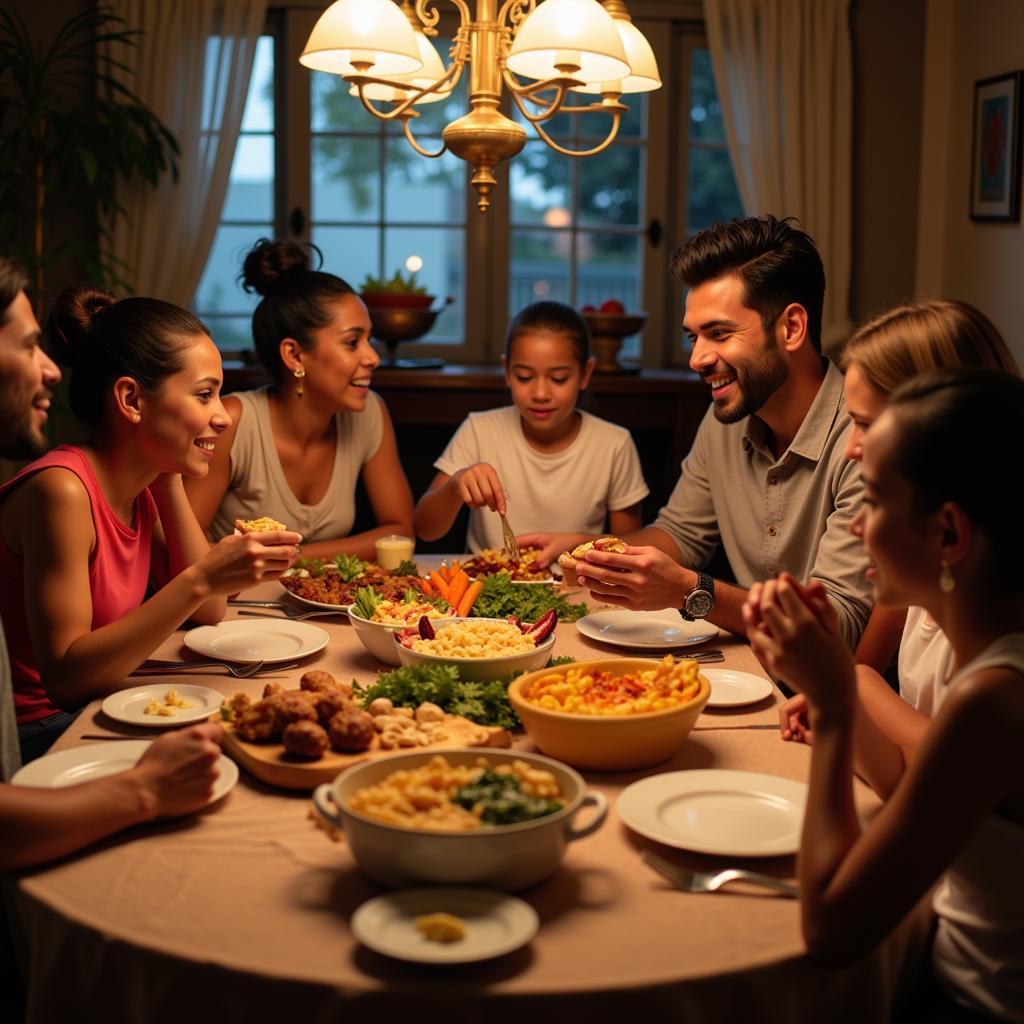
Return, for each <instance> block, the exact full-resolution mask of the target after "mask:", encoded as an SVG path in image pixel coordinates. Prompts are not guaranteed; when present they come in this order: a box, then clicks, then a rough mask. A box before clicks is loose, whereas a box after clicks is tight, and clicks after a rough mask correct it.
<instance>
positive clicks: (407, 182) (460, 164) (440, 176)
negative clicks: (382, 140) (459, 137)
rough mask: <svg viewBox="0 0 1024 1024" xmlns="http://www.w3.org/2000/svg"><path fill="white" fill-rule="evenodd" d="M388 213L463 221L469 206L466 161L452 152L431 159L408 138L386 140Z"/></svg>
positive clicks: (404, 217)
mask: <svg viewBox="0 0 1024 1024" xmlns="http://www.w3.org/2000/svg"><path fill="white" fill-rule="evenodd" d="M386 146H387V148H386V150H385V154H386V155H385V160H386V168H387V170H386V174H385V192H384V217H385V219H387V220H399V221H414V222H416V221H434V222H439V223H441V224H461V223H462V222H463V221H464V220H465V208H466V164H465V162H464V161H462V160H460V159H459V158H458V157H456V156H453V155H452V154H451V153H445V154H444V156H441V157H438V158H437V159H436V160H431V159H429V158H428V157H423V156H420V155H419V153H417V152H416V151H415V150H414V149H413V148H412V147H411V146H410V145H409V143H408V142H406V140H405V139H404V138H402V139H389V140H388V141H387V144H386Z"/></svg>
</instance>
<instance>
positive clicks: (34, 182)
mask: <svg viewBox="0 0 1024 1024" xmlns="http://www.w3.org/2000/svg"><path fill="white" fill-rule="evenodd" d="M139 34H140V33H139V32H138V31H137V30H132V29H129V28H128V27H127V25H126V24H125V22H124V19H122V18H120V17H119V16H118V15H116V14H115V13H114V12H113V11H112V10H111V9H110V8H106V7H97V8H95V9H93V10H88V11H85V12H83V13H81V14H78V15H75V16H74V17H72V18H71V19H70V20H68V21H67V22H65V23H64V24H63V25H62V26H60V27H59V28H58V29H57V30H56V32H55V34H54V35H53V37H52V38H51V39H49V40H43V41H41V40H38V39H33V38H32V36H31V34H30V32H29V30H28V27H27V26H26V24H25V21H24V19H23V18H21V17H20V16H19V15H17V14H14V13H12V12H11V11H8V10H6V9H0V152H2V153H3V160H4V172H3V174H2V175H0V237H3V238H4V239H5V247H6V248H7V249H8V251H9V252H11V254H12V255H15V256H16V257H18V258H19V259H20V261H21V262H22V263H23V264H24V266H25V268H26V270H27V271H28V273H29V275H30V279H31V281H32V286H33V294H34V299H35V303H36V306H37V309H41V308H42V305H43V302H44V299H45V295H46V274H47V268H48V267H49V266H50V265H51V264H52V263H53V261H54V260H55V259H57V258H58V257H59V256H61V255H73V256H74V257H75V258H77V259H78V260H79V261H80V263H81V264H82V265H83V266H84V268H85V269H86V271H87V272H88V273H89V274H90V276H92V277H94V278H95V279H97V280H101V281H104V282H106V283H107V284H110V285H124V284H127V282H125V281H124V280H123V277H122V275H123V272H124V270H125V268H124V267H121V266H118V265H117V262H116V260H115V259H114V257H113V254H112V253H111V252H110V250H109V247H108V245H107V241H108V239H107V237H106V235H105V234H104V232H103V231H102V229H101V228H100V227H99V226H98V225H97V226H96V229H95V232H94V235H93V238H95V243H93V238H90V239H89V240H88V241H87V242H83V241H82V240H81V239H80V238H78V239H72V240H70V241H67V240H65V241H61V242H59V243H54V242H53V241H51V238H52V236H53V234H54V232H53V230H52V228H53V226H54V223H55V220H56V218H57V217H58V216H60V215H61V213H62V212H64V213H65V214H66V211H67V210H68V208H71V209H73V210H76V211H77V212H78V213H79V214H81V215H84V217H85V219H86V221H87V222H94V221H95V220H96V219H97V218H96V214H97V213H101V214H103V218H104V219H105V220H109V218H111V217H113V216H116V215H117V214H119V213H120V212H121V211H120V208H119V207H118V203H117V199H116V191H115V189H116V185H117V183H118V180H119V179H120V180H127V179H133V178H141V179H142V180H143V181H145V182H147V183H148V184H150V185H152V186H155V185H156V184H157V182H158V181H159V180H160V177H161V176H162V175H163V174H165V173H170V174H171V175H172V176H174V178H175V180H177V157H178V144H177V141H176V140H175V138H174V136H173V135H172V134H171V132H170V131H169V130H168V128H167V127H166V126H165V125H164V124H163V123H162V122H161V121H160V120H159V118H157V117H156V115H155V114H153V112H152V111H150V110H149V109H148V108H147V107H146V106H145V105H144V104H143V103H142V101H141V100H139V98H138V97H137V96H136V95H135V94H134V93H133V92H131V90H130V89H128V88H126V87H125V86H124V85H123V84H122V83H121V82H119V81H118V80H117V78H116V77H115V74H114V72H116V71H117V70H118V69H121V70H123V65H121V64H119V63H118V62H117V61H116V60H115V58H114V57H112V56H111V55H110V53H109V50H108V49H107V47H106V44H111V43H113V44H118V43H120V44H124V45H128V46H134V45H135V41H136V38H137V37H138V35H139ZM19 240H20V241H21V244H20V245H19V244H18V242H19Z"/></svg>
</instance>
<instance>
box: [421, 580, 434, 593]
mask: <svg viewBox="0 0 1024 1024" xmlns="http://www.w3.org/2000/svg"><path fill="white" fill-rule="evenodd" d="M419 583H420V590H422V591H423V596H424V597H430V596H431V595H432V594H433V593H434V588H433V587H432V586H431V585H430V580H425V579H424V578H423V577H422V576H421V577H420V580H419Z"/></svg>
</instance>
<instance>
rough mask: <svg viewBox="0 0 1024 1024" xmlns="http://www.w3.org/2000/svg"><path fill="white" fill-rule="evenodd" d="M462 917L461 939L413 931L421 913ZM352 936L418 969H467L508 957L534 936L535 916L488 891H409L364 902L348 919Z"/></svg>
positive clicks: (523, 905)
mask: <svg viewBox="0 0 1024 1024" xmlns="http://www.w3.org/2000/svg"><path fill="white" fill-rule="evenodd" d="M438 912H443V913H446V914H452V915H454V916H455V917H458V918H461V919H462V921H463V922H464V923H465V925H466V934H465V937H464V938H462V939H459V940H458V941H456V942H433V941H431V940H430V939H428V938H426V937H425V936H424V935H423V933H422V932H420V930H419V929H418V928H417V927H416V920H415V919H416V918H417V917H419V916H420V915H421V914H434V913H438ZM350 924H351V927H352V933H353V934H354V935H355V937H356V938H357V939H358V940H359V941H360V942H361V943H363V945H364V946H369V947H370V949H373V950H376V951H377V952H378V953H383V954H384V955H385V956H393V957H395V958H396V959H398V960H412V961H415V962H416V963H422V964H468V963H473V962H474V961H476V960H490V959H491V958H492V957H495V956H501V955H502V954H503V953H511V952H512V950H514V949H519V947H520V946H525V945H526V943H528V942H529V941H530V940H531V939H532V938H533V937H534V935H536V934H537V928H538V926H539V921H538V919H537V912H536V911H535V910H534V909H533V907H531V906H530V905H529V904H528V903H524V902H523V901H522V900H521V899H517V898H516V897H515V896H508V895H506V894H505V893H503V892H490V891H489V890H487V889H445V888H437V889H408V890H406V891H405V892H393V893H388V894H387V895H386V896H378V897H376V898H375V899H372V900H368V901H367V902H366V903H364V904H363V905H362V906H361V907H359V909H358V910H356V912H355V913H354V914H353V915H352V920H351V922H350Z"/></svg>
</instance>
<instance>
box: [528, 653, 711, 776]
mask: <svg viewBox="0 0 1024 1024" xmlns="http://www.w3.org/2000/svg"><path fill="white" fill-rule="evenodd" d="M710 696H711V684H710V683H709V682H708V681H707V678H706V677H705V676H702V675H701V674H700V667H699V664H698V663H697V662H696V661H694V660H693V659H692V658H691V659H687V658H681V659H679V660H678V661H677V660H676V659H675V658H673V657H672V655H666V656H665V658H664V659H662V660H661V661H660V662H659V661H651V660H650V659H647V658H603V659H601V660H599V661H581V662H577V663H575V664H572V665H560V666H558V667H557V668H550V669H541V670H540V671H538V672H530V673H527V674H525V675H522V676H520V677H519V678H518V679H515V680H513V682H512V684H511V685H510V686H509V689H508V699H509V702H510V703H511V704H512V707H513V708H515V710H516V713H517V714H518V715H519V717H520V718H521V719H522V722H523V727H524V728H525V729H526V731H527V733H529V735H530V739H532V740H533V741H534V743H536V744H537V746H538V747H539V748H540V749H541V750H542V751H544V753H545V754H548V755H550V756H551V757H557V758H558V759H559V760H560V761H564V762H565V763H566V764H571V765H572V766H573V767H575V768H583V769H588V770H591V771H635V770H636V769H638V768H647V767H650V766H651V765H655V764H658V763H660V762H661V761H665V760H667V759H668V758H670V757H671V756H672V755H673V754H674V753H675V752H676V751H677V750H678V749H679V748H680V747H681V746H682V745H683V742H684V741H685V740H686V737H687V736H688V735H689V733H690V730H691V729H692V728H693V726H694V723H695V722H696V721H697V718H698V717H699V716H700V713H701V712H702V711H703V710H704V706H705V705H706V704H707V702H708V698H709V697H710Z"/></svg>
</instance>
